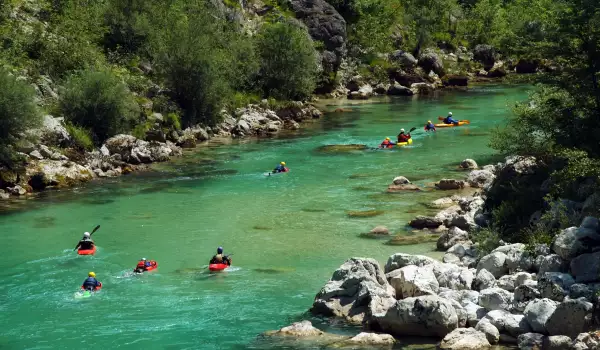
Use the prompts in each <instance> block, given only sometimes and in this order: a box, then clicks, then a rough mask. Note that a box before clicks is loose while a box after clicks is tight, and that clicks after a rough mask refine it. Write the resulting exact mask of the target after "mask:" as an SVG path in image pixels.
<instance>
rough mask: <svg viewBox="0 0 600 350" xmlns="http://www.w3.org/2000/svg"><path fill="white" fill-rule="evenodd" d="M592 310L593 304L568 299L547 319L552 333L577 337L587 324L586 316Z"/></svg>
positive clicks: (548, 327)
mask: <svg viewBox="0 0 600 350" xmlns="http://www.w3.org/2000/svg"><path fill="white" fill-rule="evenodd" d="M591 310H592V304H591V303H589V302H585V301H581V300H567V301H564V302H562V303H560V304H558V306H556V310H554V312H553V313H552V315H551V316H550V317H549V318H548V320H547V321H546V330H548V334H550V335H566V336H569V337H572V338H574V337H576V336H577V335H578V334H579V333H582V332H583V331H584V329H585V326H586V320H585V316H586V315H587V314H588V313H589V312H590V311H591Z"/></svg>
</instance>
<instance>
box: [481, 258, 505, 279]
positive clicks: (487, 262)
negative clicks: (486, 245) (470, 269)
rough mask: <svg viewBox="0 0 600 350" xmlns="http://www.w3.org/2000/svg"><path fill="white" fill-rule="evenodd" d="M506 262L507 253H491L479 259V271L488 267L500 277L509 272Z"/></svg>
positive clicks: (494, 274)
mask: <svg viewBox="0 0 600 350" xmlns="http://www.w3.org/2000/svg"><path fill="white" fill-rule="evenodd" d="M505 263H506V254H504V253H502V252H495V253H491V254H488V255H486V256H484V257H483V258H481V260H479V263H478V264H477V271H479V270H481V269H486V270H487V271H489V272H490V273H491V274H492V275H493V276H494V277H495V278H500V277H502V276H504V275H506V274H507V273H508V267H507V266H506V264H505Z"/></svg>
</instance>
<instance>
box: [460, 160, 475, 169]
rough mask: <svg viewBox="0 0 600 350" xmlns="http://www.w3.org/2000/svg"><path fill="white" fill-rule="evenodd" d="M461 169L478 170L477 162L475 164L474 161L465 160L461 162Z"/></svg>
mask: <svg viewBox="0 0 600 350" xmlns="http://www.w3.org/2000/svg"><path fill="white" fill-rule="evenodd" d="M459 167H460V168H461V169H469V170H473V169H477V162H475V161H474V160H473V159H465V160H463V161H462V162H460V165H459Z"/></svg>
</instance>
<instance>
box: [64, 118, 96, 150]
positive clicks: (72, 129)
mask: <svg viewBox="0 0 600 350" xmlns="http://www.w3.org/2000/svg"><path fill="white" fill-rule="evenodd" d="M66 128H67V131H68V132H69V135H71V138H72V144H73V147H75V148H77V149H79V150H82V151H91V150H93V149H94V140H93V139H92V133H91V132H90V131H89V130H87V129H84V128H80V127H78V126H75V125H73V124H71V123H67V124H66Z"/></svg>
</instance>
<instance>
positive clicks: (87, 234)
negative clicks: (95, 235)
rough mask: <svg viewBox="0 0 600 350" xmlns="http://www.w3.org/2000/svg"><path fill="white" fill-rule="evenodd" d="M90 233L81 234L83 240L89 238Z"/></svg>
mask: <svg viewBox="0 0 600 350" xmlns="http://www.w3.org/2000/svg"><path fill="white" fill-rule="evenodd" d="M90 236H91V235H90V233H89V232H84V233H83V238H90Z"/></svg>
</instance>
